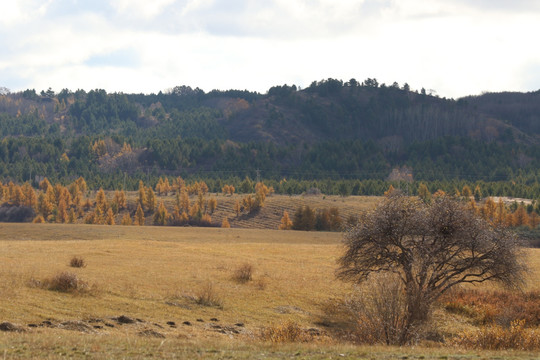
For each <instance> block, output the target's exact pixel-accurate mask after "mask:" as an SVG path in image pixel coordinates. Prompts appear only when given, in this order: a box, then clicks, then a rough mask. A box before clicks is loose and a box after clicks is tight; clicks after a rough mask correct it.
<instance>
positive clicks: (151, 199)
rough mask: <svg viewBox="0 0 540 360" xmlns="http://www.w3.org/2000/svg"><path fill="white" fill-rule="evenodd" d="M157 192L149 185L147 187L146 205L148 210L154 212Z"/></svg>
mask: <svg viewBox="0 0 540 360" xmlns="http://www.w3.org/2000/svg"><path fill="white" fill-rule="evenodd" d="M156 202H157V200H156V194H155V193H154V190H152V188H151V187H150V186H149V187H148V188H146V204H145V207H146V209H147V210H148V211H150V212H153V211H154V210H155V209H156V205H157V204H156Z"/></svg>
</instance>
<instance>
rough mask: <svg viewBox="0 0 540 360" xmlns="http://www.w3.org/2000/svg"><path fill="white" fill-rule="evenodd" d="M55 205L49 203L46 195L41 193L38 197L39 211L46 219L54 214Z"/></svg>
mask: <svg viewBox="0 0 540 360" xmlns="http://www.w3.org/2000/svg"><path fill="white" fill-rule="evenodd" d="M53 208H54V205H53V204H52V203H51V202H50V201H49V199H48V198H47V196H46V195H45V194H44V193H40V194H39V196H38V211H39V212H40V213H41V215H42V216H43V218H44V219H46V218H48V217H49V215H50V214H51V213H52V211H53Z"/></svg>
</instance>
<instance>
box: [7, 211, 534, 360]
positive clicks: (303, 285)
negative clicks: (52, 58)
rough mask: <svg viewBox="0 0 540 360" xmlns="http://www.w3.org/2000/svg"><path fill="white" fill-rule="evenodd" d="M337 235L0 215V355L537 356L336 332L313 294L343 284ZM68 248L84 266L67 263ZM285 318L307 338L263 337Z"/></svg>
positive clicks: (339, 290) (326, 295)
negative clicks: (362, 341) (394, 343)
mask: <svg viewBox="0 0 540 360" xmlns="http://www.w3.org/2000/svg"><path fill="white" fill-rule="evenodd" d="M336 202H338V201H336ZM269 206H270V203H269ZM340 240H341V234H339V233H321V232H296V231H277V230H256V229H221V228H184V227H150V226H145V227H136V226H99V225H55V224H0V323H2V322H9V323H11V324H13V325H15V326H17V327H19V330H22V332H0V358H2V357H3V358H6V359H10V358H35V357H43V358H64V357H75V358H149V357H153V358H216V359H217V358H262V359H271V358H291V357H293V358H306V359H307V358H320V359H323V358H324V359H325V358H386V359H390V358H418V359H422V358H423V359H428V358H434V359H443V358H468V359H473V358H474V359H476V358H523V359H530V358H535V357H537V356H538V354H535V353H530V352H515V351H510V352H507V351H499V352H488V351H481V352H479V351H473V352H469V351H466V350H461V349H456V348H439V347H435V348H430V347H421V348H391V347H376V346H375V347H366V346H352V345H347V344H343V343H336V342H335V341H333V340H332V339H330V338H328V337H326V336H325V329H324V326H322V325H321V324H320V323H319V321H320V318H321V306H322V304H324V303H325V302H326V301H328V300H329V299H330V298H333V297H340V296H345V294H347V293H348V292H349V291H350V289H351V286H350V285H349V284H345V283H342V282H339V281H337V280H335V278H334V270H335V268H336V263H335V261H336V258H337V257H338V256H339V254H340ZM74 256H77V257H80V258H82V259H83V260H84V266H83V267H80V268H74V267H71V266H70V260H71V259H72V258H73V257H74ZM529 256H530V260H531V264H532V268H533V271H532V272H531V274H530V282H529V289H537V290H538V289H540V284H539V283H538V279H540V250H529ZM246 263H247V264H250V265H251V266H252V269H253V270H252V274H251V275H252V279H251V280H249V281H245V282H242V281H240V280H238V279H235V276H236V272H237V270H238V269H239V268H240V267H241V266H242V265H244V264H246ZM62 272H69V273H72V274H75V275H76V279H77V280H78V286H79V289H78V290H76V291H74V292H60V291H53V290H50V289H49V284H50V283H51V281H52V279H53V278H54V277H55V276H56V275H58V274H60V273H62ZM122 316H123V317H122ZM131 321H132V322H131ZM287 321H293V322H295V323H296V324H298V326H299V327H301V328H303V329H311V330H309V331H311V332H312V333H313V334H315V336H314V337H313V341H314V344H286V345H282V344H280V345H272V344H268V343H264V342H262V341H261V338H260V334H261V331H262V330H263V329H264V328H265V327H268V326H272V325H278V324H282V323H284V322H287ZM445 321H446V320H445ZM0 326H1V325H0ZM425 345H426V344H425ZM427 345H429V344H427Z"/></svg>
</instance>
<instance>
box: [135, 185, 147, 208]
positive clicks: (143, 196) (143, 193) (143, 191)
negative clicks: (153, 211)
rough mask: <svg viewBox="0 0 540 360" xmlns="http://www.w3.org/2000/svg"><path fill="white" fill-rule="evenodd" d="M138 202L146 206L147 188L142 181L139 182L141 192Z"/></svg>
mask: <svg viewBox="0 0 540 360" xmlns="http://www.w3.org/2000/svg"><path fill="white" fill-rule="evenodd" d="M137 202H138V203H139V204H140V205H141V206H145V205H146V188H145V186H144V183H143V182H142V180H139V192H138V198H137Z"/></svg>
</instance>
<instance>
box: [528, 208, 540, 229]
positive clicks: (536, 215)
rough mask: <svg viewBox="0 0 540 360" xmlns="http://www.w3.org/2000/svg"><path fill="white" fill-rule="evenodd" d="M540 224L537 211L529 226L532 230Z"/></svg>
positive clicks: (530, 219)
mask: <svg viewBox="0 0 540 360" xmlns="http://www.w3.org/2000/svg"><path fill="white" fill-rule="evenodd" d="M538 224H540V216H538V214H537V213H536V211H533V212H532V213H531V215H530V216H529V226H530V227H531V228H532V229H536V227H537V226H538Z"/></svg>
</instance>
